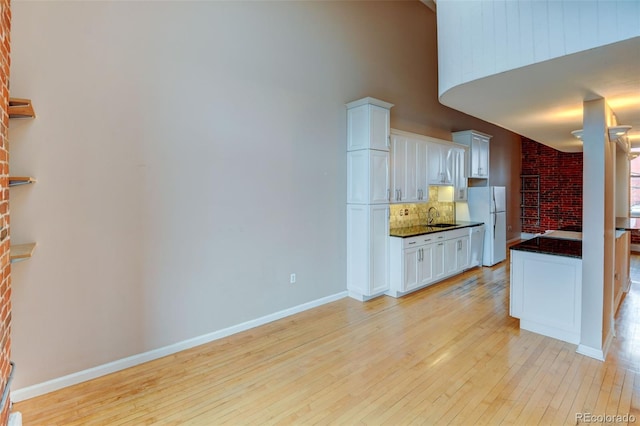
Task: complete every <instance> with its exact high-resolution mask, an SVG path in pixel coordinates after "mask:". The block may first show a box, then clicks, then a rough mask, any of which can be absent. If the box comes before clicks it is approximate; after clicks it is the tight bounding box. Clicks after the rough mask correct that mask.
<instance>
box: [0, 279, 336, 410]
mask: <svg viewBox="0 0 640 426" xmlns="http://www.w3.org/2000/svg"><path fill="white" fill-rule="evenodd" d="M345 297H347V292H346V291H343V292H340V293H336V294H333V295H330V296H327V297H323V298H321V299H317V300H312V301H311V302H307V303H303V304H301V305H298V306H294V307H291V308H288V309H285V310H282V311H279V312H274V313H273V314H269V315H265V316H263V317H260V318H256V319H254V320H251V321H247V322H243V323H241V324H237V325H234V326H231V327H228V328H225V329H222V330H218V331H214V332H213V333H208V334H205V335H202V336H198V337H194V338H192V339H187V340H183V341H182V342H178V343H174V344H172V345H169V346H165V347H162V348H158V349H154V350H151V351H148V352H143V353H140V354H137V355H132V356H130V357H127V358H122V359H119V360H117V361H113V362H109V363H107V364H102V365H99V366H97V367H93V368H89V369H87V370H83V371H78V372H77V373H72V374H68V375H66V376H62V377H58V378H56V379H52V380H48V381H46V382H43V383H37V384H35V385H31V386H27V387H25V388H21V389H16V390H12V391H11V401H13V402H18V401H24V400H25V399H29V398H34V397H36V396H40V395H44V394H46V393H49V392H53V391H55V390H58V389H62V388H65V387H67V386H71V385H75V384H78V383H82V382H86V381H87V380H91V379H95V378H97V377H100V376H104V375H106V374H111V373H114V372H116V371H120V370H124V369H125V368H129V367H133V366H135V365H139V364H142V363H144V362H148V361H152V360H154V359H158V358H162V357H164V356H167V355H171V354H174V353H177V352H180V351H184V350H186V349H191V348H193V347H195V346H199V345H203V344H205V343H209V342H212V341H214V340H218V339H222V338H223V337H227V336H230V335H232V334H236V333H240V332H242V331H246V330H249V329H250V328H254V327H258V326H261V325H264V324H267V323H270V322H272V321H276V320H279V319H282V318H285V317H288V316H290V315H294V314H297V313H300V312H303V311H306V310H309V309H312V308H315V307H318V306H321V305H324V304H327V303H331V302H335V301H336V300H340V299H343V298H345Z"/></svg>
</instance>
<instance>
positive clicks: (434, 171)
mask: <svg viewBox="0 0 640 426" xmlns="http://www.w3.org/2000/svg"><path fill="white" fill-rule="evenodd" d="M427 160H428V164H427V179H428V182H429V185H453V172H454V167H453V165H454V161H453V146H451V147H450V146H447V145H445V144H439V143H428V144H427Z"/></svg>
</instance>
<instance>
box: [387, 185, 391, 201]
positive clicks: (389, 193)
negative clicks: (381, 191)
mask: <svg viewBox="0 0 640 426" xmlns="http://www.w3.org/2000/svg"><path fill="white" fill-rule="evenodd" d="M387 200H389V201H391V190H390V189H389V188H387Z"/></svg>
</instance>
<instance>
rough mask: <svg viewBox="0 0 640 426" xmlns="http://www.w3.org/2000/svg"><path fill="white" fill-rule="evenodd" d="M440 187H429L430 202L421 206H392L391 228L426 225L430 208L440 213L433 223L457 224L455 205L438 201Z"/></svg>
mask: <svg viewBox="0 0 640 426" xmlns="http://www.w3.org/2000/svg"><path fill="white" fill-rule="evenodd" d="M439 189H440V187H437V186H431V187H429V201H428V202H426V203H420V204H391V205H390V210H391V215H390V218H389V227H390V228H404V227H407V226H416V225H426V224H427V214H428V212H429V208H430V207H435V208H436V209H438V213H440V216H439V217H435V218H434V220H433V223H444V222H455V219H456V213H455V205H456V204H455V203H454V202H452V201H451V202H448V201H438V190H439Z"/></svg>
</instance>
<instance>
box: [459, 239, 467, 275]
mask: <svg viewBox="0 0 640 426" xmlns="http://www.w3.org/2000/svg"><path fill="white" fill-rule="evenodd" d="M457 248H458V251H457V253H456V263H457V265H456V266H457V268H456V269H457V270H458V272H461V271H464V270H465V269H467V268H469V237H461V238H460V239H459V240H457Z"/></svg>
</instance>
